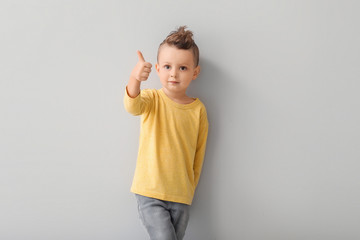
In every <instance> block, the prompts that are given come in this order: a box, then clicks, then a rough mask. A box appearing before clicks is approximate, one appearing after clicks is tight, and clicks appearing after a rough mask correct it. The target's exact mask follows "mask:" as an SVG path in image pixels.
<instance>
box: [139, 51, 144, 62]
mask: <svg viewBox="0 0 360 240" xmlns="http://www.w3.org/2000/svg"><path fill="white" fill-rule="evenodd" d="M137 55H138V58H139V61H141V62H145V59H144V56H143V55H142V53H141V52H140V51H139V50H138V51H137Z"/></svg>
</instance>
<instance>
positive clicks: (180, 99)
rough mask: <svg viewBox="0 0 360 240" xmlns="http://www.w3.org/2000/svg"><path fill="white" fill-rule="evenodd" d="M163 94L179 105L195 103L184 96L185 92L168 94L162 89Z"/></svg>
mask: <svg viewBox="0 0 360 240" xmlns="http://www.w3.org/2000/svg"><path fill="white" fill-rule="evenodd" d="M162 90H163V92H164V93H165V94H166V96H167V97H168V98H170V99H171V100H172V101H174V102H176V103H179V104H189V103H192V102H194V101H195V99H194V98H191V97H189V96H188V95H186V92H179V93H177V92H170V91H167V90H166V88H162Z"/></svg>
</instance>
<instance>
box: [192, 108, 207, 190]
mask: <svg viewBox="0 0 360 240" xmlns="http://www.w3.org/2000/svg"><path fill="white" fill-rule="evenodd" d="M208 129H209V122H208V118H207V113H206V109H205V108H204V109H203V111H202V113H201V116H200V127H199V135H198V141H197V146H196V153H195V159H194V181H195V187H196V186H197V185H198V183H199V179H200V173H201V169H202V166H203V162H204V156H205V149H206V141H207V136H208Z"/></svg>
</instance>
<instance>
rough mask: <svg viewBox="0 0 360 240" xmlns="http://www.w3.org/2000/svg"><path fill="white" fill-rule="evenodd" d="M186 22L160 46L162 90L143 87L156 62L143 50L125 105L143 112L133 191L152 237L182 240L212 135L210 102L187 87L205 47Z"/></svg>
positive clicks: (126, 92) (133, 73) (195, 71)
mask: <svg viewBox="0 0 360 240" xmlns="http://www.w3.org/2000/svg"><path fill="white" fill-rule="evenodd" d="M185 28H186V27H185V26H183V27H179V28H178V29H177V30H176V31H173V32H171V33H170V34H169V35H168V36H167V38H166V39H165V40H164V41H163V42H162V43H161V44H160V46H159V49H158V56H157V64H156V65H155V68H156V72H157V74H158V76H159V78H160V82H161V85H162V88H161V89H159V90H156V89H145V90H140V84H141V82H142V81H146V80H147V79H148V77H149V74H150V72H151V67H152V65H151V64H150V63H148V62H146V61H145V59H144V57H143V55H142V54H141V52H139V51H138V58H139V61H138V63H137V64H136V66H135V67H134V69H133V70H132V72H131V75H130V79H129V82H128V85H127V87H126V91H125V96H124V105H125V109H126V110H127V111H128V112H129V113H131V114H133V115H141V131H140V141H139V152H138V159H137V164H136V170H135V175H134V179H133V184H132V187H131V191H132V192H133V193H135V196H136V199H137V202H138V208H139V215H140V218H141V221H142V222H143V224H144V226H145V228H146V230H147V232H148V234H149V236H150V238H151V240H155V239H156V240H173V239H174V240H181V239H183V237H184V235H185V230H186V227H187V224H188V220H189V207H190V205H191V203H192V200H193V196H194V192H195V188H196V186H197V184H198V182H199V177H200V172H201V168H202V165H203V159H204V154H205V147H206V139H207V135H208V120H207V114H206V109H205V106H204V104H203V103H202V102H201V101H200V100H199V99H198V98H191V97H189V96H187V94H186V90H187V88H188V86H189V84H190V83H191V81H193V80H195V79H196V78H197V76H198V75H199V73H200V66H199V65H198V63H199V49H198V47H197V45H196V44H195V42H194V40H193V38H192V36H193V34H192V32H191V31H189V30H185Z"/></svg>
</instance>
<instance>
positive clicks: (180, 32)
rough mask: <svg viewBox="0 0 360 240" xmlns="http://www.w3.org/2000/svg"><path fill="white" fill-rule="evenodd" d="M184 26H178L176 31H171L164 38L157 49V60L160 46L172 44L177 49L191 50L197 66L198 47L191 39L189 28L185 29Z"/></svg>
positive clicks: (191, 34)
mask: <svg viewBox="0 0 360 240" xmlns="http://www.w3.org/2000/svg"><path fill="white" fill-rule="evenodd" d="M185 28H186V26H181V27H179V28H178V29H177V30H176V31H172V32H171V33H170V34H169V35H168V36H167V37H166V38H165V40H164V41H163V42H162V43H161V44H160V46H159V49H158V55H157V60H158V61H159V52H160V48H161V47H162V46H163V45H164V44H167V45H169V46H174V47H176V48H177V49H185V50H188V49H190V50H192V52H193V55H194V63H195V66H196V67H197V66H198V65H199V55H200V54H199V48H198V46H197V45H196V43H195V41H194V39H193V33H192V31H190V30H185Z"/></svg>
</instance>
